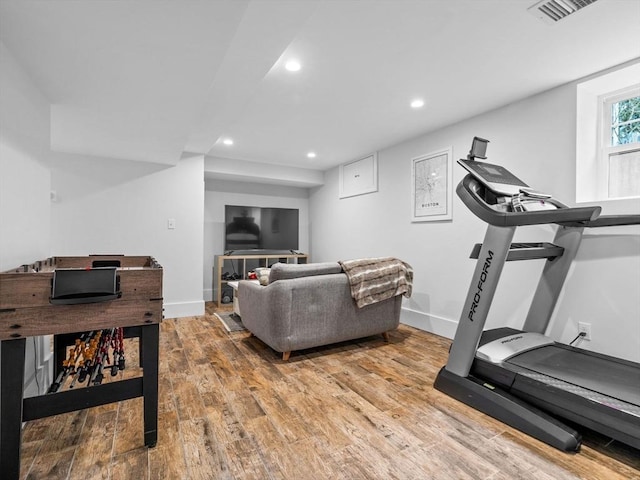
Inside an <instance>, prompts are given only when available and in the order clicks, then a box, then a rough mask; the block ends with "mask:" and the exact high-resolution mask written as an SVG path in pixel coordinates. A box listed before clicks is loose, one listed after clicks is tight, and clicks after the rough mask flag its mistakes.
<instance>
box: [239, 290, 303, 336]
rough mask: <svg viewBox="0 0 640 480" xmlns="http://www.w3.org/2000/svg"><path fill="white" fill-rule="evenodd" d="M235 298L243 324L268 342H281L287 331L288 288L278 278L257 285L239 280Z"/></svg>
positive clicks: (289, 302)
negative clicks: (276, 280)
mask: <svg viewBox="0 0 640 480" xmlns="http://www.w3.org/2000/svg"><path fill="white" fill-rule="evenodd" d="M238 301H239V302H240V312H241V317H242V323H243V325H244V326H245V327H246V328H247V329H248V330H249V331H250V332H251V333H253V334H254V335H255V336H257V337H258V338H260V339H262V340H263V341H265V342H266V343H268V344H271V343H270V342H275V343H278V344H280V343H281V339H282V338H285V337H286V336H288V335H289V331H290V320H291V290H290V289H288V288H283V285H281V284H279V282H276V283H271V284H269V285H260V284H258V283H255V282H244V281H241V282H240V283H239V284H238Z"/></svg>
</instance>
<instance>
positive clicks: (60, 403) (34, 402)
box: [0, 255, 162, 480]
mask: <svg viewBox="0 0 640 480" xmlns="http://www.w3.org/2000/svg"><path fill="white" fill-rule="evenodd" d="M105 270H107V272H105ZM109 270H110V271H111V272H112V273H111V274H112V275H113V276H114V278H115V279H116V282H115V284H116V285H115V289H114V291H113V292H110V293H112V294H111V295H106V294H105V293H104V292H100V293H99V294H96V295H94V294H92V293H91V292H87V291H86V288H89V287H87V285H91V284H92V283H93V281H92V278H97V279H98V280H99V281H102V280H100V278H99V275H103V274H105V273H106V274H109V272H108V271H109ZM114 270H115V272H114ZM69 273H71V274H74V275H75V274H76V273H77V274H79V275H81V277H78V278H81V279H82V280H81V281H80V282H79V283H78V293H77V295H74V294H73V292H71V294H69V285H64V284H63V279H64V278H66V277H65V275H68V274H69ZM56 284H57V285H56ZM54 285H56V289H57V290H59V291H61V290H62V289H63V288H66V290H65V291H64V293H65V294H67V295H62V296H60V298H57V297H56V292H55V291H54ZM72 289H73V284H72ZM83 289H84V290H83ZM85 302H86V303H85ZM161 321H162V267H161V266H160V265H159V264H158V263H157V262H156V261H155V260H154V259H153V257H144V256H124V255H91V256H84V257H82V256H80V257H51V258H48V259H46V260H42V261H37V262H34V263H32V264H30V265H23V266H21V267H19V268H16V269H14V270H9V271H6V272H1V273H0V472H1V473H2V475H1V476H2V478H3V479H7V480H13V479H18V478H19V477H20V443H21V431H22V422H26V421H29V420H35V419H38V418H44V417H48V416H51V415H58V414H60V413H67V412H72V411H75V410H81V409H84V408H90V407H96V406H99V405H104V404H107V403H112V402H119V401H122V400H128V399H131V398H136V397H140V396H142V397H143V402H144V413H143V415H144V444H145V445H146V446H148V447H154V446H155V445H156V443H157V438H158V431H157V430H158V349H159V326H160V322H161ZM115 327H124V332H125V337H139V339H140V344H139V346H140V366H141V367H142V376H139V377H135V378H129V379H126V380H120V381H113V382H109V383H104V384H100V385H95V386H86V387H83V386H78V387H76V388H74V389H73V390H64V391H60V392H57V393H52V394H46V395H40V396H36V397H30V398H24V395H23V390H24V373H25V345H26V339H27V338H28V337H33V336H39V335H53V338H54V378H55V377H56V376H57V375H58V372H59V371H60V369H61V368H62V361H63V360H64V358H65V353H66V346H67V345H72V344H73V341H74V339H75V338H76V337H77V335H73V334H75V333H78V332H84V331H90V330H94V331H95V330H101V329H110V328H115Z"/></svg>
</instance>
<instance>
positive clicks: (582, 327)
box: [578, 322, 591, 342]
mask: <svg viewBox="0 0 640 480" xmlns="http://www.w3.org/2000/svg"><path fill="white" fill-rule="evenodd" d="M582 332H584V336H583V337H582V339H583V340H587V341H589V342H590V341H591V324H590V323H586V322H578V333H582Z"/></svg>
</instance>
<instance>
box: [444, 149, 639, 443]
mask: <svg viewBox="0 0 640 480" xmlns="http://www.w3.org/2000/svg"><path fill="white" fill-rule="evenodd" d="M478 142H479V143H482V142H488V141H487V140H483V139H479V138H477V137H476V138H474V144H473V146H472V150H471V152H470V154H469V156H468V157H467V159H466V160H460V161H459V162H458V163H460V164H461V165H462V166H463V167H464V168H465V169H467V170H468V171H469V174H468V175H467V176H466V177H465V178H464V179H463V180H462V182H460V184H459V185H458V187H457V189H456V193H457V194H458V196H459V197H460V198H461V199H462V201H463V202H464V204H465V205H466V206H467V207H468V208H469V209H470V210H471V211H472V212H473V213H474V214H475V215H476V216H477V217H479V218H480V219H481V220H483V221H485V222H486V223H487V224H488V226H487V231H486V234H485V238H484V242H483V243H482V244H477V245H476V246H475V247H474V248H473V251H472V253H471V258H475V259H477V264H476V268H475V271H474V273H473V277H472V281H471V285H470V287H469V291H468V294H467V298H466V301H465V304H464V307H463V311H462V314H461V317H460V321H459V323H458V327H457V330H456V334H455V337H454V341H453V344H452V346H451V350H450V352H449V359H448V361H447V364H446V366H444V367H443V368H442V369H441V370H440V372H439V373H438V376H437V378H436V381H435V384H434V387H435V388H436V389H438V390H440V391H442V392H444V393H446V394H448V395H450V396H451V397H453V398H455V399H457V400H459V401H461V402H463V403H465V404H467V405H469V406H472V407H474V408H476V409H477V410H480V411H482V412H484V413H486V414H488V415H490V416H492V417H494V418H496V419H498V420H500V421H502V422H504V423H506V424H508V425H510V426H512V427H514V428H517V429H519V430H521V431H522V432H524V433H527V434H528V435H531V436H533V437H535V438H537V439H539V440H541V441H543V442H545V443H547V444H549V445H552V446H554V447H556V448H558V449H560V450H563V451H578V450H579V449H580V445H581V441H582V439H581V435H580V433H579V432H578V431H576V430H575V429H573V428H572V427H570V426H568V425H565V424H564V423H563V422H562V420H561V419H566V420H569V421H570V422H573V423H575V424H578V425H582V426H585V427H588V428H590V429H592V430H595V431H598V432H600V433H602V434H604V435H606V436H608V437H610V438H613V439H615V440H618V441H620V442H623V443H625V444H627V445H630V446H632V447H634V448H637V449H640V364H638V363H635V362H630V361H627V360H622V359H618V358H615V357H611V356H608V355H602V354H599V353H594V352H590V351H586V350H582V349H579V348H575V347H571V346H567V345H563V344H560V343H557V342H554V341H553V340H551V339H550V338H548V337H546V336H545V335H544V333H545V331H546V329H547V326H548V325H549V321H550V319H551V316H552V314H553V311H554V308H555V306H556V303H557V300H558V297H559V296H560V293H561V290H562V286H563V284H564V282H565V279H566V277H567V273H568V271H569V268H570V266H571V263H572V262H573V259H574V258H575V255H576V252H577V250H578V248H579V245H580V241H581V239H582V234H583V231H584V229H585V228H597V227H606V226H617V225H637V224H640V215H625V216H600V211H601V208H600V207H578V208H569V207H567V206H566V205H564V204H562V203H561V202H559V201H558V200H556V199H555V198H553V197H551V196H550V195H546V194H544V193H541V192H535V191H533V190H532V189H530V188H529V187H528V185H526V184H525V183H524V182H522V181H521V180H520V179H518V178H517V177H515V176H514V175H513V174H511V173H510V172H508V171H507V170H506V169H505V168H504V167H502V166H499V165H491V164H489V163H486V162H480V161H477V160H476V158H478V157H477V155H474V151H475V152H477V151H480V152H481V154H482V155H483V154H484V151H485V150H486V143H484V145H480V147H478V148H476V144H477V143H478ZM479 158H483V159H484V158H486V157H484V156H480V157H479ZM516 192H517V193H516ZM540 224H556V225H558V229H557V232H556V235H555V238H554V240H553V243H546V242H545V243H512V239H513V236H514V233H515V230H516V228H517V227H520V226H525V225H540ZM533 259H542V260H544V261H545V266H544V269H543V272H542V275H541V277H540V280H539V283H538V287H537V289H536V292H535V294H534V297H533V300H532V303H531V307H530V309H529V313H528V315H527V318H526V320H525V322H524V325H523V329H522V330H515V329H512V328H497V329H493V330H487V331H483V328H484V325H485V322H486V319H487V314H488V312H489V308H490V306H491V302H492V300H493V296H494V294H495V290H496V287H497V284H498V281H499V278H500V274H501V272H502V268H503V267H504V264H505V263H506V262H508V261H519V260H533Z"/></svg>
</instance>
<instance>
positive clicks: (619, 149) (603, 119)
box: [596, 83, 640, 200]
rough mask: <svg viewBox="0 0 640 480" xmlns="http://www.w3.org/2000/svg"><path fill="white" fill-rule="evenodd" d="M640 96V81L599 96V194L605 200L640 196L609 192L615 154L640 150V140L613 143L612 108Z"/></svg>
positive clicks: (597, 168) (597, 167)
mask: <svg viewBox="0 0 640 480" xmlns="http://www.w3.org/2000/svg"><path fill="white" fill-rule="evenodd" d="M636 97H640V83H638V84H635V85H630V86H628V87H625V88H622V89H619V90H616V91H613V92H607V93H604V94H602V95H600V96H599V97H598V119H599V121H598V133H599V134H598V147H597V148H598V152H599V154H598V161H597V166H596V171H597V175H598V178H600V179H602V180H601V181H599V182H598V185H597V190H598V196H599V197H600V198H601V199H603V200H618V199H625V198H638V197H640V196H639V195H633V196H624V197H618V196H612V195H611V194H610V192H609V183H610V176H611V170H610V161H611V157H612V156H615V155H622V154H625V153H632V152H635V151H640V142H633V143H625V144H621V145H611V129H612V127H613V123H612V114H611V109H612V107H613V105H614V104H616V103H618V102H621V101H624V100H628V99H631V98H636Z"/></svg>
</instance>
